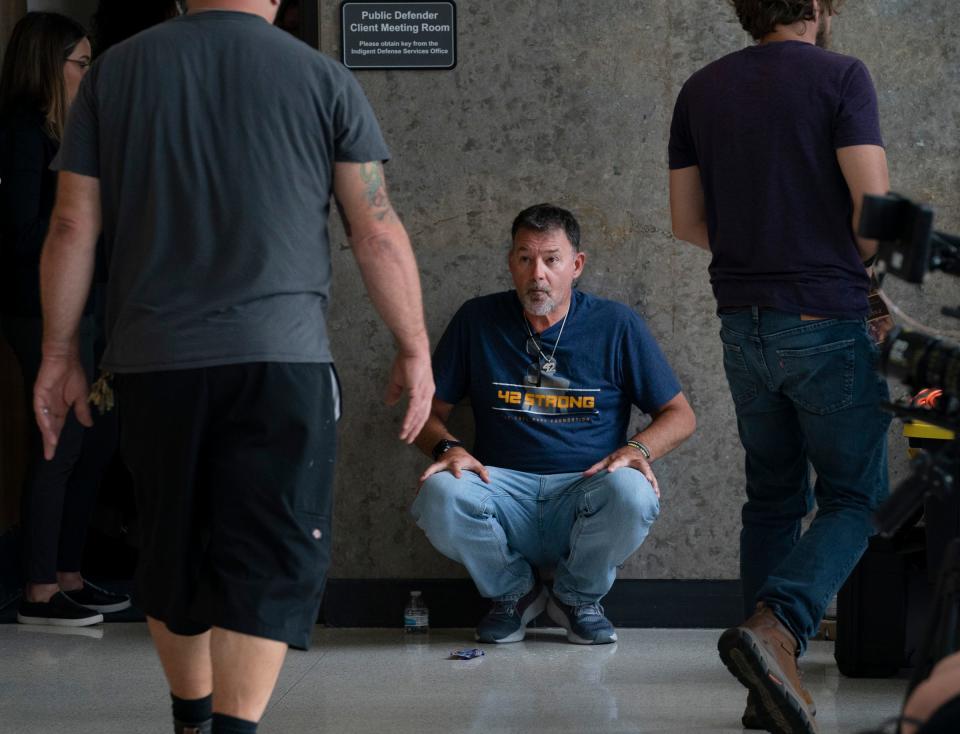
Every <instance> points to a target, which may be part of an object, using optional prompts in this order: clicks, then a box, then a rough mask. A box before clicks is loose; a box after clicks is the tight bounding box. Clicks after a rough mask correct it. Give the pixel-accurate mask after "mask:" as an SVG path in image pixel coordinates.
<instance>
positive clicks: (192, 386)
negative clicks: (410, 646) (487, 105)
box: [34, 0, 433, 731]
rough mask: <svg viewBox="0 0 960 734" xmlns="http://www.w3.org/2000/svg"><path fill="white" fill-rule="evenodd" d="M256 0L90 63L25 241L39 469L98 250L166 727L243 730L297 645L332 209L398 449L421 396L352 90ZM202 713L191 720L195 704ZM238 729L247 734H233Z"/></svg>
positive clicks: (327, 407) (314, 563)
mask: <svg viewBox="0 0 960 734" xmlns="http://www.w3.org/2000/svg"><path fill="white" fill-rule="evenodd" d="M276 9H277V3H276V2H275V0H205V1H204V3H203V8H202V9H200V8H197V9H196V10H195V11H192V12H191V13H190V14H188V15H187V16H184V17H182V18H179V19H176V20H173V21H170V22H168V23H165V24H163V25H161V26H157V27H155V28H153V29H150V30H148V31H146V32H144V33H141V34H139V35H137V36H135V37H133V38H132V39H130V40H129V41H127V42H125V43H122V44H119V45H118V46H115V47H114V48H112V49H111V50H110V51H109V52H108V53H106V54H105V55H104V56H103V57H102V59H101V60H99V61H98V62H97V63H96V64H95V65H94V66H93V68H92V69H91V70H90V73H89V74H88V76H87V78H86V80H85V82H84V84H83V86H82V87H81V90H80V92H79V94H78V97H77V101H76V104H75V106H74V108H73V109H72V111H71V114H70V121H69V125H68V128H67V131H66V134H65V138H64V141H63V145H62V147H61V150H60V154H59V157H58V158H57V160H56V161H55V164H54V166H55V168H57V169H58V170H59V171H60V177H59V184H58V188H59V192H58V199H57V205H56V209H55V211H54V213H53V217H52V221H51V226H50V234H49V236H48V238H47V241H46V243H45V246H44V253H43V260H42V265H41V281H42V283H41V290H42V301H43V311H44V331H45V333H44V344H43V353H44V360H43V364H42V366H41V369H40V375H39V377H38V379H37V384H36V387H35V390H34V408H35V410H36V413H37V419H38V423H39V425H40V427H41V431H42V432H43V434H44V442H45V450H46V452H47V455H48V456H50V455H52V453H53V450H54V448H55V446H56V442H57V437H58V435H59V431H60V428H61V427H62V425H63V420H64V417H65V415H66V413H67V412H68V411H69V410H70V409H71V408H72V409H73V410H75V411H76V413H77V416H78V418H79V419H80V420H81V422H85V423H89V409H88V407H87V404H86V395H87V384H86V381H85V378H84V375H83V371H82V368H81V367H80V362H79V358H78V356H77V354H76V347H75V343H76V342H75V335H76V330H77V323H78V321H79V318H80V314H81V311H82V308H83V304H84V302H85V300H86V296H87V292H88V289H89V283H90V278H91V275H92V272H93V261H94V250H95V246H96V241H97V238H98V236H99V235H100V233H101V230H102V234H103V241H104V246H105V247H106V255H107V259H108V262H109V286H108V304H107V335H108V347H107V351H106V354H105V356H104V362H103V367H104V369H105V370H107V371H109V372H111V373H113V374H114V375H115V376H116V384H117V393H118V401H119V404H120V406H121V409H122V411H123V415H124V423H123V425H124V428H123V435H122V438H121V443H122V449H123V454H124V458H125V460H126V462H127V464H128V465H129V466H130V468H131V471H132V472H133V474H134V480H135V486H136V494H137V504H138V510H139V514H140V535H141V537H142V547H141V559H140V566H139V568H138V572H137V595H136V597H137V602H138V604H139V606H140V607H141V608H142V609H143V610H144V611H145V612H146V614H147V617H148V621H149V625H150V629H151V633H152V634H153V636H154V641H155V643H156V646H157V650H158V653H159V654H160V657H161V660H162V662H163V666H164V670H165V672H166V674H167V678H168V681H169V683H170V688H171V693H172V695H173V700H174V718H175V720H176V722H177V723H176V726H177V728H178V729H177V730H178V731H192V730H193V729H196V730H198V731H209V730H210V729H209V728H207V727H209V726H210V725H211V724H208V723H207V722H208V720H210V719H211V715H212V727H213V731H218V730H221V731H253V730H255V727H256V722H257V721H258V720H259V718H260V716H261V715H262V713H263V710H264V707H265V706H266V703H267V700H268V699H269V696H270V692H271V691H272V688H273V685H274V683H275V681H276V677H277V674H278V672H279V669H280V666H281V665H282V662H283V657H284V652H285V650H286V648H287V646H288V645H293V646H295V647H306V646H307V644H308V643H309V638H310V630H311V627H312V624H313V622H314V621H315V619H316V616H317V610H318V607H319V602H320V593H321V591H322V587H323V580H324V578H325V573H326V568H327V565H328V564H329V558H330V549H329V538H330V511H331V501H330V491H331V484H332V468H333V460H334V440H335V421H336V416H337V414H338V404H337V403H338V398H337V395H338V392H337V389H336V377H335V373H334V372H333V368H332V357H331V354H330V346H329V343H328V338H327V328H326V323H325V317H326V310H327V300H328V297H329V288H330V254H329V243H328V240H327V215H328V212H329V203H330V198H331V194H333V195H334V196H335V197H336V200H337V203H338V205H339V207H340V209H341V213H342V215H343V219H344V224H345V227H346V231H347V234H348V236H349V237H350V240H351V244H352V247H353V251H354V255H355V256H356V259H357V262H358V264H359V266H360V269H361V271H362V274H363V278H364V282H365V283H366V285H367V289H368V291H369V293H370V297H371V300H372V301H373V303H374V306H375V307H376V308H377V310H378V312H379V313H380V315H381V317H382V318H383V319H384V321H385V322H386V324H387V326H388V327H389V328H390V330H391V332H392V333H393V335H394V337H395V339H396V341H397V345H398V351H397V356H396V359H395V360H394V363H393V367H392V371H391V376H390V387H389V391H388V402H389V403H390V404H393V403H395V402H396V401H397V400H398V399H399V398H400V397H401V395H402V394H403V393H404V392H406V393H407V395H408V397H409V405H408V409H407V412H406V415H405V417H404V420H403V425H402V428H401V434H400V437H401V439H403V440H405V441H407V442H411V441H412V440H413V438H414V437H415V436H416V435H417V434H418V433H419V431H420V429H421V427H422V426H423V424H424V421H425V419H426V417H427V415H428V412H429V408H430V401H431V397H432V395H433V380H432V376H431V370H430V359H429V347H428V342H427V335H426V329H425V326H424V321H423V314H422V305H421V297H420V284H419V278H418V274H417V269H416V263H415V261H414V258H413V253H412V250H411V248H410V243H409V239H408V238H407V234H406V232H405V230H404V228H403V225H402V224H401V223H400V221H399V219H398V218H397V215H396V214H395V212H394V211H393V208H392V206H391V204H390V201H389V199H388V198H387V194H386V188H385V183H384V179H383V170H382V164H381V162H382V161H384V160H386V159H387V157H388V156H389V153H388V151H387V148H386V145H385V144H384V141H383V138H382V136H381V134H380V130H379V127H378V125H377V121H376V118H375V117H374V115H373V111H372V110H371V108H370V105H369V104H368V102H367V100H366V98H365V97H364V95H363V92H362V91H361V89H360V87H359V85H358V84H357V82H356V80H355V79H354V78H353V77H352V76H351V74H350V73H349V72H348V71H347V70H346V69H344V68H343V67H342V66H340V65H339V64H337V63H335V62H333V61H332V60H330V59H329V58H327V57H325V56H323V55H321V54H319V53H317V52H316V51H315V50H313V49H311V48H310V47H308V46H307V45H305V44H303V43H301V42H300V41H298V40H296V39H295V38H293V37H291V36H289V35H288V34H286V33H284V32H283V31H280V30H278V29H277V28H274V27H273V26H272V25H271V24H270V23H271V22H272V20H273V17H274V15H275V14H276ZM211 701H212V703H211ZM251 727H252V728H251Z"/></svg>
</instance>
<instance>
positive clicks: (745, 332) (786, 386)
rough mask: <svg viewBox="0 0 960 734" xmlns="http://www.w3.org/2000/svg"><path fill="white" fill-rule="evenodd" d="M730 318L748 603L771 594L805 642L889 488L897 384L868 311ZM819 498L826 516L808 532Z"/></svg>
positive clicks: (726, 362) (727, 358) (742, 313)
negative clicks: (881, 371)
mask: <svg viewBox="0 0 960 734" xmlns="http://www.w3.org/2000/svg"><path fill="white" fill-rule="evenodd" d="M720 319H721V322H722V325H723V326H722V328H721V330H720V339H721V341H722V342H723V366H724V369H725V371H726V373H727V381H728V383H729V385H730V393H731V395H732V396H733V402H734V405H735V407H736V413H737V428H738V430H739V432H740V441H741V443H742V444H743V447H744V449H745V450H746V478H747V502H746V504H744V506H743V530H742V531H741V533H740V576H741V579H742V581H743V596H744V611H745V613H746V614H747V615H748V616H749V615H750V614H752V612H753V608H754V605H755V604H756V603H757V602H760V601H763V602H765V603H766V604H767V606H769V607H770V608H771V609H772V610H773V612H774V613H775V614H776V615H777V617H779V618H780V620H781V621H782V622H783V623H784V624H785V625H786V626H787V627H789V629H790V630H791V631H792V632H793V634H794V636H795V637H796V638H797V640H798V642H799V644H800V650H801V651H802V650H803V649H805V647H806V641H807V640H808V639H809V638H811V637H812V636H813V635H815V634H816V632H817V629H818V627H819V624H820V620H821V618H822V617H823V613H824V611H825V609H826V607H827V605H828V604H829V603H830V600H831V598H832V597H833V595H834V594H836V592H837V591H838V590H839V588H840V586H842V585H843V582H844V581H845V580H846V578H847V576H848V575H849V574H850V572H851V571H852V570H853V567H854V566H855V565H856V563H857V561H858V560H859V559H860V556H861V555H862V554H863V551H864V550H865V549H866V547H867V540H868V539H869V537H870V535H872V534H873V525H872V522H871V515H872V514H873V512H874V510H875V509H876V508H877V506H878V505H879V504H880V503H881V502H882V501H883V499H884V498H885V497H886V495H887V489H888V486H887V484H888V481H887V440H886V434H887V428H888V427H889V425H890V416H889V415H887V414H886V413H884V412H882V411H881V410H880V402H881V401H883V400H887V399H888V391H887V384H886V382H885V381H884V380H883V378H881V377H880V376H879V375H878V374H877V372H876V371H875V369H874V366H875V362H876V355H877V350H876V347H875V345H874V343H873V340H872V339H871V338H870V336H869V335H868V333H867V329H866V325H865V323H864V322H863V321H862V320H839V319H824V320H820V321H804V320H801V318H800V317H799V316H798V315H796V314H788V313H784V312H782V311H777V310H774V309H769V308H760V307H757V306H753V307H747V308H743V309H738V310H736V311H730V312H724V311H721V314H720ZM810 465H812V466H813V469H814V471H816V474H817V480H816V483H815V484H814V485H813V487H812V489H811V485H810V471H809V467H810ZM814 499H815V500H816V506H817V515H816V517H815V519H814V520H813V522H812V524H811V525H810V527H809V528H808V529H807V532H806V533H804V534H803V535H801V533H800V530H801V527H800V523H801V520H802V519H803V518H804V516H805V515H807V513H809V512H810V510H811V509H813V502H814Z"/></svg>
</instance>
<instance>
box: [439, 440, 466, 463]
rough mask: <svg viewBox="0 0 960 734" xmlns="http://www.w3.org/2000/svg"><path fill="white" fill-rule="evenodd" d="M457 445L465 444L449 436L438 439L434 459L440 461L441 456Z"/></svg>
mask: <svg viewBox="0 0 960 734" xmlns="http://www.w3.org/2000/svg"><path fill="white" fill-rule="evenodd" d="M457 446H463V443H462V442H461V441H457V440H451V439H449V438H441V439H440V440H439V441H437V445H436V446H434V447H433V460H434V461H440V457H441V456H443V455H444V454H445V453H447V452H448V451H449V450H450V449H453V448H456V447H457Z"/></svg>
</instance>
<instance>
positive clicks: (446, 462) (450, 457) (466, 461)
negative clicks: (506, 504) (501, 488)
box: [420, 446, 490, 485]
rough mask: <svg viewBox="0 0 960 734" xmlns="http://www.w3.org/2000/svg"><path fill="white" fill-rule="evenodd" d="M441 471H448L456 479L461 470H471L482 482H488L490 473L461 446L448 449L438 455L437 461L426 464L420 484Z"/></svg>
mask: <svg viewBox="0 0 960 734" xmlns="http://www.w3.org/2000/svg"><path fill="white" fill-rule="evenodd" d="M442 471H447V472H450V473H451V474H453V476H455V477H456V478H457V479H459V478H460V476H461V475H462V473H463V472H465V471H472V472H473V473H474V474H476V475H477V476H478V477H480V478H481V479H482V480H483V481H484V482H486V483H487V484H490V474H489V472H488V471H487V467H485V466H484V465H483V464H481V463H480V462H479V461H477V460H476V459H475V458H474V456H473V455H472V454H471V453H470V452H469V451H467V450H466V449H465V448H463V447H462V446H457V447H455V448H452V449H450V450H449V451H447V452H446V453H444V454H443V456H441V457H440V460H439V461H435V462H433V463H432V464H431V465H430V466H428V467H427V468H426V470H425V471H424V472H423V474H421V475H420V484H421V485H422V484H423V483H424V482H425V481H427V479H428V478H429V477H431V476H432V475H434V474H436V473H437V472H442Z"/></svg>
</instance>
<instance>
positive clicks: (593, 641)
mask: <svg viewBox="0 0 960 734" xmlns="http://www.w3.org/2000/svg"><path fill="white" fill-rule="evenodd" d="M547 616H549V617H550V619H552V620H553V621H554V622H556V623H557V624H559V625H560V626H561V627H563V628H564V629H565V630H566V631H567V640H569V641H570V642H573V643H575V644H577V645H606V644H609V643H611V642H616V641H617V631H616V630H615V629H614V627H613V625H612V624H610V620H609V619H607V618H606V617H605V616H604V615H603V607H602V606H600V604H599V603H594V604H580V605H578V606H575V607H574V606H570V605H569V604H564V603H563V602H562V601H560V600H559V599H557V598H556V597H554V596H552V595H551V597H550V603H549V604H547Z"/></svg>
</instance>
